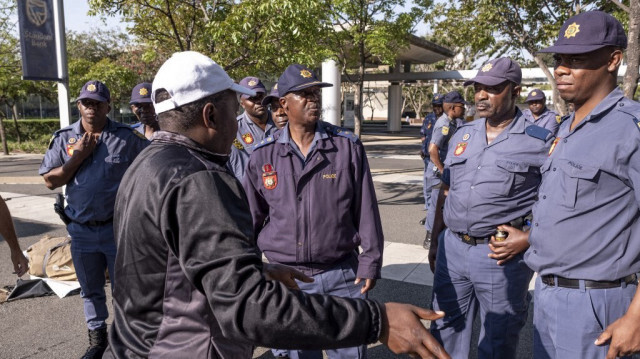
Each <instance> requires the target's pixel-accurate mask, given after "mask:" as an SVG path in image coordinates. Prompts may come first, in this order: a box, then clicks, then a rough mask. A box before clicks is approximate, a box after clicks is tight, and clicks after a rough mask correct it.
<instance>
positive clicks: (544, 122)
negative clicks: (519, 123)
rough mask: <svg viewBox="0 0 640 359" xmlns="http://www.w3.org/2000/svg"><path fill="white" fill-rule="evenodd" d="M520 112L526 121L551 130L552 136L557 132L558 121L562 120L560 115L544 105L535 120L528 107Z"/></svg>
mask: <svg viewBox="0 0 640 359" xmlns="http://www.w3.org/2000/svg"><path fill="white" fill-rule="evenodd" d="M522 114H523V115H524V118H525V119H526V120H527V121H529V122H531V123H533V124H535V125H536V126H540V127H544V128H546V129H547V130H549V131H551V133H553V135H554V136H555V134H556V133H558V127H560V123H561V122H562V117H561V116H560V115H558V114H557V113H556V112H555V111H552V110H550V109H549V108H547V107H545V109H544V111H542V113H541V114H540V116H539V117H538V119H537V120H536V118H535V117H533V113H532V112H531V110H529V109H526V110H524V111H522Z"/></svg>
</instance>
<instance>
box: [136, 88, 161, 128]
mask: <svg viewBox="0 0 640 359" xmlns="http://www.w3.org/2000/svg"><path fill="white" fill-rule="evenodd" d="M129 105H130V106H131V111H132V112H133V114H134V115H136V118H137V119H138V123H136V124H134V125H132V126H131V127H132V128H135V129H136V130H137V131H138V132H140V133H141V134H143V135H144V137H146V138H147V139H151V136H153V133H154V132H156V131H158V130H159V129H160V125H158V116H156V111H155V110H154V108H153V104H152V103H151V84H150V83H148V82H143V83H139V84H137V85H136V87H134V88H133V90H132V91H131V101H129Z"/></svg>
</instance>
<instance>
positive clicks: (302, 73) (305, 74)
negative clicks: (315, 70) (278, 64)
mask: <svg viewBox="0 0 640 359" xmlns="http://www.w3.org/2000/svg"><path fill="white" fill-rule="evenodd" d="M300 76H302V77H304V78H305V79H308V78H310V77H311V72H309V70H306V69H305V70H302V71H300Z"/></svg>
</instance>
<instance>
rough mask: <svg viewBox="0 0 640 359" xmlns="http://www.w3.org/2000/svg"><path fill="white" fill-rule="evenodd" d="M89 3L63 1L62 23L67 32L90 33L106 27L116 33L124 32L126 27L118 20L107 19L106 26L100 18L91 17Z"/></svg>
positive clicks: (76, 0) (84, 1)
mask: <svg viewBox="0 0 640 359" xmlns="http://www.w3.org/2000/svg"><path fill="white" fill-rule="evenodd" d="M88 12H89V3H88V2H87V1H86V0H64V22H65V24H64V25H65V28H66V29H67V30H73V31H77V32H85V31H91V29H92V28H94V27H106V28H109V29H114V30H116V31H121V32H124V31H125V30H126V25H125V24H122V23H121V21H120V18H107V21H106V24H105V23H103V22H102V19H101V18H100V17H91V16H89V15H87V13H88Z"/></svg>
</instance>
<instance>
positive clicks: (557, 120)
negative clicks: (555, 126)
mask: <svg viewBox="0 0 640 359" xmlns="http://www.w3.org/2000/svg"><path fill="white" fill-rule="evenodd" d="M556 122H557V123H562V116H560V115H557V116H556Z"/></svg>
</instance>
